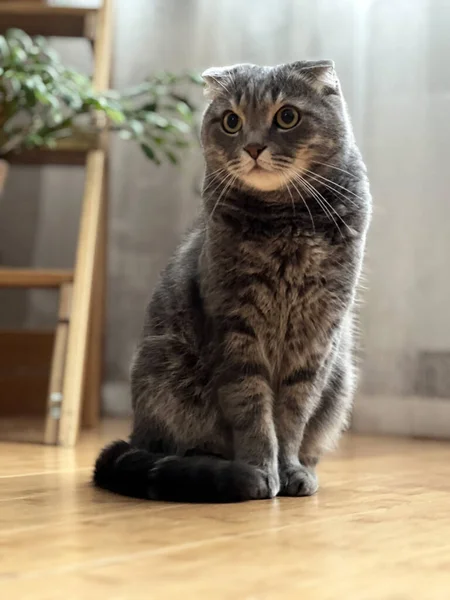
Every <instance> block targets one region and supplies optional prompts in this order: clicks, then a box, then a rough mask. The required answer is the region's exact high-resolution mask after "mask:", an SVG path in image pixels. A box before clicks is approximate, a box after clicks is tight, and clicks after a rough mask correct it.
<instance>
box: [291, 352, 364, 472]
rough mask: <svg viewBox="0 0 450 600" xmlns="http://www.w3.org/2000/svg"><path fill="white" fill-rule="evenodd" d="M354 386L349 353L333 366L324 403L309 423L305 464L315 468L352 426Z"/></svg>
mask: <svg viewBox="0 0 450 600" xmlns="http://www.w3.org/2000/svg"><path fill="white" fill-rule="evenodd" d="M354 387H355V373H354V367H353V364H352V361H351V357H350V356H348V357H347V359H346V360H340V361H339V362H337V363H336V364H335V365H334V366H333V368H332V370H331V372H330V375H329V378H328V381H327V384H326V386H325V388H324V391H323V393H322V397H321V400H320V403H319V405H318V406H317V408H316V410H315V411H314V414H313V416H312V417H311V419H310V420H309V421H308V424H307V425H306V428H305V432H304V436H303V440H302V444H301V447H300V461H301V463H302V464H303V465H305V466H307V467H309V468H314V467H315V466H316V465H317V463H318V462H319V459H320V457H321V456H322V455H323V454H324V453H325V452H327V451H329V450H333V449H334V448H335V446H336V444H337V442H338V440H339V437H340V436H341V434H342V432H343V431H344V430H345V429H346V428H347V426H348V422H349V418H350V413H351V408H352V403H353V391H354Z"/></svg>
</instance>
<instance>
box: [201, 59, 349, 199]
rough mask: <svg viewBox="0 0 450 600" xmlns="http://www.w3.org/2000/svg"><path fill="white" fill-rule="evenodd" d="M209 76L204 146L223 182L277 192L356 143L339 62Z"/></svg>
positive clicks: (222, 70) (236, 69)
mask: <svg viewBox="0 0 450 600" xmlns="http://www.w3.org/2000/svg"><path fill="white" fill-rule="evenodd" d="M203 78H204V80H205V82H206V88H205V89H206V92H205V93H206V96H207V97H208V99H209V100H210V103H209V105H208V107H207V109H206V112H205V115H204V118H203V125H202V144H203V148H204V152H205V159H206V162H207V166H208V170H209V173H210V174H214V173H215V174H216V177H217V179H218V180H222V181H223V180H224V178H227V181H230V182H231V181H232V178H233V177H235V178H236V179H235V181H239V182H240V183H242V184H244V185H245V186H248V187H250V188H253V189H256V190H260V191H272V190H277V189H279V188H282V187H284V185H285V184H286V182H290V181H293V182H295V179H296V176H298V174H299V173H301V172H302V170H303V172H304V169H309V170H312V169H314V164H319V163H320V162H321V161H322V162H326V161H327V160H329V158H330V157H331V156H334V155H336V153H339V152H342V151H343V150H344V149H345V147H346V141H347V140H348V139H349V138H350V137H351V128H350V126H349V123H348V118H347V115H346V109H345V104H344V102H343V98H342V95H341V91H340V86H339V81H338V79H337V76H336V73H335V70H334V64H333V63H332V62H331V61H302V62H296V63H292V64H287V65H281V66H276V67H259V66H256V65H248V64H243V65H235V66H231V67H218V68H211V69H208V70H207V71H205V72H204V73H203Z"/></svg>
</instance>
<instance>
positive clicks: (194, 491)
mask: <svg viewBox="0 0 450 600" xmlns="http://www.w3.org/2000/svg"><path fill="white" fill-rule="evenodd" d="M94 484H95V485H96V486H98V487H100V488H103V489H106V490H109V491H111V492H115V493H117V494H122V495H123V496H132V497H134V498H148V499H150V500H164V501H172V502H211V503H216V502H242V501H244V500H250V499H256V498H262V497H267V495H266V494H267V482H266V480H265V477H264V475H263V474H262V473H261V472H260V471H258V470H257V469H256V468H254V467H252V466H251V465H247V464H244V463H240V462H237V461H230V460H224V459H221V458H217V457H214V456H164V455H161V454H152V453H150V452H147V451H146V450H141V449H138V448H133V447H132V446H131V445H130V444H129V443H128V442H124V441H122V440H118V441H116V442H113V443H112V444H110V445H109V446H106V448H104V449H103V450H102V452H101V453H100V455H99V457H98V458H97V461H96V463H95V470H94Z"/></svg>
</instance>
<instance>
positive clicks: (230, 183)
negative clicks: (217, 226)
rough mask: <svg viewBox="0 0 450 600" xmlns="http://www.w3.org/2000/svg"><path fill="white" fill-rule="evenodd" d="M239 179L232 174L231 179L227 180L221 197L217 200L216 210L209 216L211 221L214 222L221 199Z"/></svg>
mask: <svg viewBox="0 0 450 600" xmlns="http://www.w3.org/2000/svg"><path fill="white" fill-rule="evenodd" d="M237 178H238V175H233V174H230V177H229V178H228V179H227V180H226V184H225V185H224V187H223V190H222V191H221V192H220V194H219V197H218V198H217V201H216V203H215V205H214V208H213V209H212V211H211V214H210V215H209V220H212V218H213V215H214V213H215V211H216V208H217V207H218V206H219V204H220V200H221V198H222V197H223V196H224V195H226V194H227V193H228V191H229V190H230V188H231V187H232V185H233V184H234V182H235V181H236V179H237ZM225 197H226V196H225Z"/></svg>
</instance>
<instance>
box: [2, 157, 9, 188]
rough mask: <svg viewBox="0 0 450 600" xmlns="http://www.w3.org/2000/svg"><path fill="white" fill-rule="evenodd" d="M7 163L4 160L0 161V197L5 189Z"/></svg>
mask: <svg viewBox="0 0 450 600" xmlns="http://www.w3.org/2000/svg"><path fill="white" fill-rule="evenodd" d="M8 167H9V165H8V163H7V162H6V160H2V159H0V195H1V193H2V192H3V188H4V187H5V182H6V177H7V175H8Z"/></svg>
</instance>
